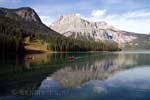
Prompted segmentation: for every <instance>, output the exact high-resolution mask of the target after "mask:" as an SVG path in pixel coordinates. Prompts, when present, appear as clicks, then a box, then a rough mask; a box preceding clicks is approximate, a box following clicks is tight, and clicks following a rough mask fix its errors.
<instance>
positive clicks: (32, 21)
mask: <svg viewBox="0 0 150 100" xmlns="http://www.w3.org/2000/svg"><path fill="white" fill-rule="evenodd" d="M30 14H32V16H31V15H30ZM33 15H34V16H33ZM26 38H29V40H28V43H29V44H30V43H31V42H32V41H41V44H46V45H45V46H46V47H45V48H46V49H47V50H51V51H103V50H108V51H111V50H119V48H118V45H117V43H108V42H105V43H104V42H94V41H85V40H77V39H72V38H67V37H65V36H62V35H60V34H59V33H57V32H55V31H53V30H51V29H50V28H48V27H47V26H45V25H44V24H43V23H42V22H41V20H40V19H39V17H38V16H37V14H36V12H35V11H34V10H33V9H31V8H19V9H4V8H1V9H0V52H1V53H2V54H8V53H24V47H25V45H28V44H26ZM38 43H39V42H38Z"/></svg>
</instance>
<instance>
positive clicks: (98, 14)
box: [91, 9, 106, 17]
mask: <svg viewBox="0 0 150 100" xmlns="http://www.w3.org/2000/svg"><path fill="white" fill-rule="evenodd" d="M91 15H92V17H102V16H104V15H106V9H104V10H99V9H98V10H93V11H92V13H91Z"/></svg>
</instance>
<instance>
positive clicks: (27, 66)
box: [0, 51, 150, 100]
mask: <svg viewBox="0 0 150 100" xmlns="http://www.w3.org/2000/svg"><path fill="white" fill-rule="evenodd" d="M27 56H32V57H33V59H18V58H15V59H14V58H13V59H7V60H6V59H5V60H4V59H1V61H0V95H1V97H0V99H2V100H5V99H6V100H27V99H29V100H30V99H31V100H37V99H38V100H76V99H77V98H80V99H79V100H99V99H102V100H111V98H112V97H114V98H115V99H116V100H120V99H121V100H127V99H128V100H148V99H149V98H150V96H149V95H150V79H149V77H150V52H149V51H140V52H137V51H136V52H95V53H53V54H33V55H27ZM72 56H74V57H75V60H74V61H69V60H68V58H69V57H72ZM25 58H26V57H25ZM124 92H126V93H127V94H124ZM126 95H128V96H126Z"/></svg>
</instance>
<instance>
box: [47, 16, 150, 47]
mask: <svg viewBox="0 0 150 100" xmlns="http://www.w3.org/2000/svg"><path fill="white" fill-rule="evenodd" d="M50 28H52V29H53V30H55V31H57V32H59V33H61V34H62V35H64V36H66V37H72V38H76V39H81V40H93V41H115V42H117V43H118V44H119V45H120V47H122V48H126V47H129V46H130V47H132V46H133V47H134V46H135V47H138V45H137V44H140V45H142V43H140V42H138V40H141V39H142V40H143V41H145V39H146V41H149V38H147V36H148V37H150V36H149V35H145V34H138V33H134V32H127V31H123V30H120V29H118V28H116V27H114V26H112V25H111V24H108V23H107V22H104V21H102V22H100V21H99V22H90V21H88V20H85V19H83V18H81V17H80V16H77V15H76V14H68V15H65V16H61V17H60V18H59V20H57V21H56V22H54V23H53V24H52V25H51V26H50ZM135 41H136V42H135ZM141 42H142V41H141ZM131 43H133V44H132V45H130V44H131Z"/></svg>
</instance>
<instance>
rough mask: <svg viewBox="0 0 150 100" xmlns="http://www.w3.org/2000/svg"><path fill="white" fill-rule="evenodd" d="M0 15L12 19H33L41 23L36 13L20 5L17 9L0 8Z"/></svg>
mask: <svg viewBox="0 0 150 100" xmlns="http://www.w3.org/2000/svg"><path fill="white" fill-rule="evenodd" d="M0 15H1V16H5V17H9V18H12V19H14V18H16V20H19V19H20V18H21V19H23V20H26V21H29V22H32V21H33V22H38V23H41V20H40V18H39V16H38V15H37V13H36V12H35V11H34V10H33V9H32V8H30V7H22V8H18V9H7V8H0Z"/></svg>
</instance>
